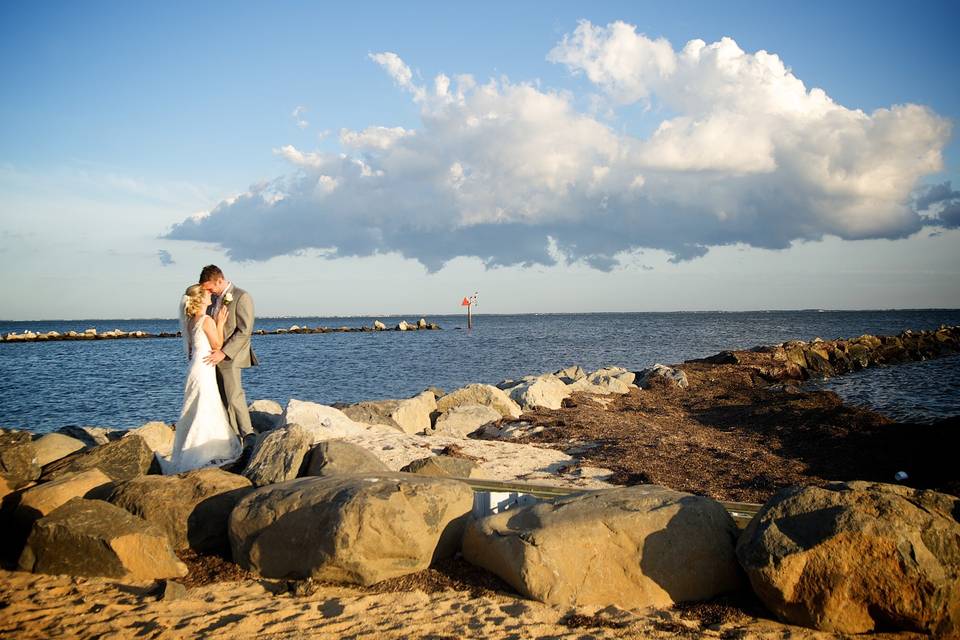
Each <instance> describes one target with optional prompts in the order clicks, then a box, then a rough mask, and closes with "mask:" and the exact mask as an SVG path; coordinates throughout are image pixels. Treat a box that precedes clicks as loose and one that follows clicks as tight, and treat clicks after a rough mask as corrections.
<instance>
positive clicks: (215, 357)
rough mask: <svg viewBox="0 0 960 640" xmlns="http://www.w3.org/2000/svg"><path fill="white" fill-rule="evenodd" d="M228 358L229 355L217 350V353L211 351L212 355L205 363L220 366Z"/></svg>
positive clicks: (205, 359)
mask: <svg viewBox="0 0 960 640" xmlns="http://www.w3.org/2000/svg"><path fill="white" fill-rule="evenodd" d="M226 357H227V354H225V353H224V352H223V351H220V350H219V349H217V350H216V351H211V352H210V355H208V356H207V357H206V358H204V359H203V361H204V362H206V363H207V364H209V365H216V364H220V362H221V361H222V360H224V359H226Z"/></svg>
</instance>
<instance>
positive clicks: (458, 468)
mask: <svg viewBox="0 0 960 640" xmlns="http://www.w3.org/2000/svg"><path fill="white" fill-rule="evenodd" d="M476 468H477V463H476V462H474V461H473V460H468V459H466V458H455V457H453V456H430V457H428V458H420V459H419V460H414V461H413V462H411V463H410V464H408V465H406V466H405V467H403V468H402V469H400V471H403V472H406V473H415V474H417V475H420V476H431V477H435V478H469V477H470V474H472V473H473V472H474V470H476Z"/></svg>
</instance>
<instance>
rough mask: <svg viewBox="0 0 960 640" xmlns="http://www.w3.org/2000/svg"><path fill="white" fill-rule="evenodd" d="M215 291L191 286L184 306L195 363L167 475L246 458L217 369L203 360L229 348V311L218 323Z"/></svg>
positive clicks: (183, 321)
mask: <svg viewBox="0 0 960 640" xmlns="http://www.w3.org/2000/svg"><path fill="white" fill-rule="evenodd" d="M209 306H210V293H209V292H207V291H204V289H203V287H202V286H200V285H199V284H194V285H190V286H189V287H187V291H186V293H185V294H184V296H183V300H182V302H181V305H180V324H181V330H182V332H183V340H184V346H185V348H186V352H187V358H188V359H189V361H190V364H189V368H188V369H187V381H186V383H185V385H184V389H183V409H182V411H181V412H180V419H179V420H177V425H176V435H175V437H174V441H173V453H172V455H171V458H170V460H169V462H167V461H164V464H163V467H164V469H163V471H164V473H165V474H167V475H172V474H175V473H182V472H184V471H190V470H191V469H199V468H200V467H207V466H212V465H222V464H225V463H227V462H231V461H233V460H236V459H237V458H239V457H240V453H241V451H242V450H243V447H242V445H241V443H240V439H239V438H238V437H237V435H236V434H235V433H234V432H233V429H232V428H231V427H230V421H229V420H228V419H227V412H226V410H225V409H224V408H223V401H222V400H221V399H220V389H219V387H218V386H217V378H216V371H215V368H214V367H213V366H212V365H209V364H206V363H205V362H204V361H203V359H204V358H205V357H206V356H207V355H209V354H210V352H211V351H215V350H217V349H219V348H220V347H221V346H222V345H223V325H224V324H225V323H226V320H227V308H226V307H225V306H224V307H221V308H220V313H218V314H217V319H216V321H214V319H213V318H211V317H210V316H208V315H206V313H205V312H206V309H207V307H209Z"/></svg>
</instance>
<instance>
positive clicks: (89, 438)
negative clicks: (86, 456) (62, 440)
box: [57, 425, 123, 447]
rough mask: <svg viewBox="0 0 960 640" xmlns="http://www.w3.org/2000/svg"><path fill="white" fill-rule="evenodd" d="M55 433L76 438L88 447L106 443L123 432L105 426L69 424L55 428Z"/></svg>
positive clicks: (117, 437)
mask: <svg viewBox="0 0 960 640" xmlns="http://www.w3.org/2000/svg"><path fill="white" fill-rule="evenodd" d="M57 433H62V434H63V435H65V436H70V437H71V438H76V439H77V440H80V441H81V442H83V443H84V444H86V445H87V446H88V447H96V446H99V445H101V444H107V443H108V442H112V441H114V440H117V439H119V438H121V437H123V432H122V431H118V430H116V429H107V428H106V427H78V426H75V425H69V426H66V427H60V428H59V429H57Z"/></svg>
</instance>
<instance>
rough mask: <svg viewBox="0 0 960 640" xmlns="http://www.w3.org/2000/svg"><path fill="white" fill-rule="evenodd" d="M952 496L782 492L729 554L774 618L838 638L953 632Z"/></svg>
mask: <svg viewBox="0 0 960 640" xmlns="http://www.w3.org/2000/svg"><path fill="white" fill-rule="evenodd" d="M958 515H960V499H958V498H956V497H953V496H948V495H945V494H940V493H936V492H933V491H919V490H915V489H910V488H907V487H902V486H897V485H889V484H877V483H868V482H847V483H835V484H830V485H828V486H826V487H822V488H821V487H803V488H790V489H785V490H783V491H781V492H780V493H778V494H777V495H776V496H774V497H773V498H772V499H771V500H770V501H769V502H768V503H767V504H766V505H764V506H763V508H762V509H761V510H760V513H758V514H757V516H756V517H755V518H754V519H753V521H751V523H750V525H749V526H748V527H747V529H746V530H745V531H744V532H743V535H742V536H741V538H740V541H739V543H738V545H737V555H738V557H739V558H740V562H741V564H742V565H743V568H744V569H745V570H746V572H747V576H748V577H749V578H750V583H751V584H752V585H753V589H754V591H756V593H757V595H758V596H759V597H760V599H761V600H762V601H763V602H764V604H766V605H767V607H768V608H769V609H770V610H771V611H773V612H774V613H775V614H777V616H778V617H780V618H781V619H782V620H784V621H787V622H790V623H793V624H799V625H803V626H807V627H814V628H816V629H823V630H827V631H833V632H839V633H862V632H867V631H872V630H874V629H877V630H880V629H887V630H893V629H909V630H919V631H926V632H928V633H933V634H934V635H936V636H942V637H956V636H957V635H958V634H960V522H958V521H957V520H958Z"/></svg>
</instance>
